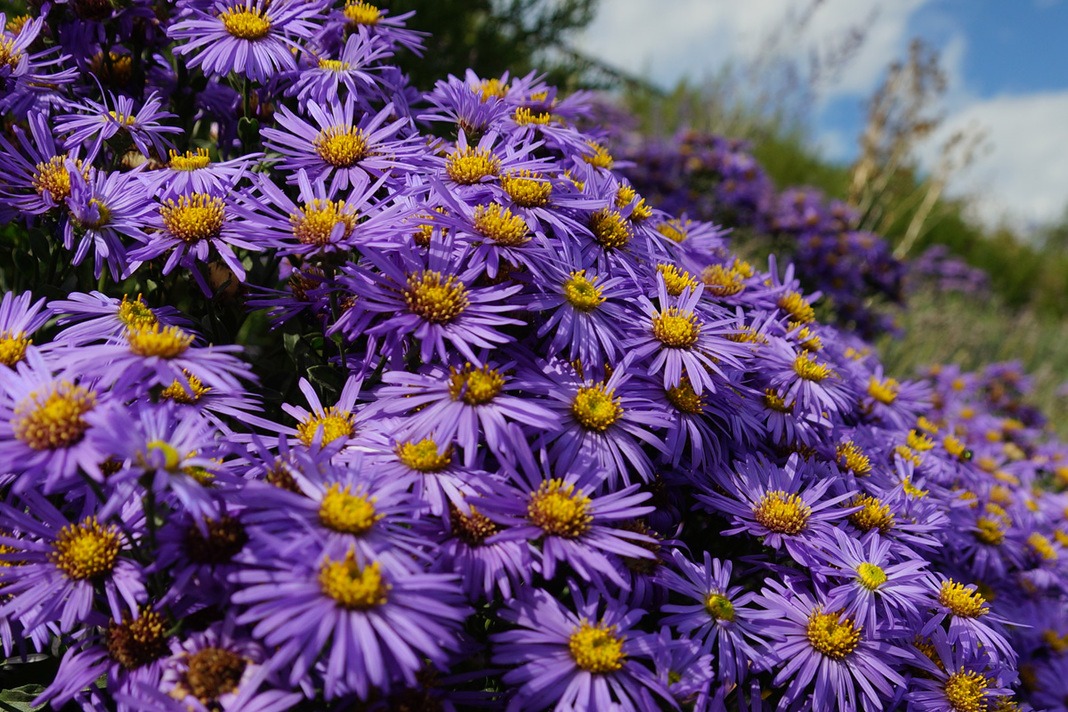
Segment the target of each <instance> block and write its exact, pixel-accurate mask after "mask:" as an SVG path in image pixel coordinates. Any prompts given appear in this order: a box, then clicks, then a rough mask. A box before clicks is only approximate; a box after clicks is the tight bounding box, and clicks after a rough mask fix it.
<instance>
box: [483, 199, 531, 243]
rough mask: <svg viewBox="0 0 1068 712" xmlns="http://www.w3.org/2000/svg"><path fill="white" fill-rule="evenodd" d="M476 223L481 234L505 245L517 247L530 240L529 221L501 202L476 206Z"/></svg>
mask: <svg viewBox="0 0 1068 712" xmlns="http://www.w3.org/2000/svg"><path fill="white" fill-rule="evenodd" d="M474 223H475V229H476V230H478V232H479V233H480V234H481V235H483V236H484V237H488V238H489V239H491V240H493V241H494V242H496V243H497V244H498V245H502V246H504V247H517V246H519V245H522V244H523V243H525V242H529V241H530V227H529V226H528V225H527V221H526V220H524V219H523V218H522V216H520V215H516V214H514V213H513V212H512V211H511V210H509V209H508V208H506V207H504V206H503V205H500V204H499V203H492V204H491V205H479V206H478V207H477V208H475V217H474Z"/></svg>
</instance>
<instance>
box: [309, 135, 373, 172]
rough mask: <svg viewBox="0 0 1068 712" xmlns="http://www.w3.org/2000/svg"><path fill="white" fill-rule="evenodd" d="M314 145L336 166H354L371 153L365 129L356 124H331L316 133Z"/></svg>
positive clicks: (318, 151) (319, 152) (322, 155)
mask: <svg viewBox="0 0 1068 712" xmlns="http://www.w3.org/2000/svg"><path fill="white" fill-rule="evenodd" d="M312 147H313V148H315V152H316V153H317V154H319V158H321V159H323V160H324V161H326V162H327V163H328V164H330V165H331V166H333V167H334V168H352V167H353V166H355V165H356V164H357V163H359V162H360V161H362V160H363V159H364V158H367V156H369V155H370V153H371V152H370V149H369V146H368V144H367V137H366V136H365V135H364V132H363V129H361V128H357V127H355V126H329V127H327V128H325V129H323V130H322V131H320V132H319V133H318V135H316V137H315V139H314V140H312Z"/></svg>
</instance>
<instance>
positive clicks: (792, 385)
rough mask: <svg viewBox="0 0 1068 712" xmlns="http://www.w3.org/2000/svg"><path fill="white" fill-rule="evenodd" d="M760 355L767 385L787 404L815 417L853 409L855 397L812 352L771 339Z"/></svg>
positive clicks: (833, 371)
mask: <svg viewBox="0 0 1068 712" xmlns="http://www.w3.org/2000/svg"><path fill="white" fill-rule="evenodd" d="M761 353H762V354H763V355H764V356H765V357H766V358H767V363H768V366H769V370H768V371H769V373H770V374H771V378H770V380H769V383H770V385H771V386H772V387H773V388H775V389H777V391H778V393H780V394H781V395H780V398H782V400H784V401H786V402H787V403H796V404H797V407H799V408H801V409H803V410H811V411H814V412H816V413H819V412H821V411H823V412H831V413H838V412H842V413H848V412H849V411H850V410H851V409H852V408H853V404H854V403H855V402H856V396H855V395H854V393H853V392H852V388H851V387H850V383H849V382H847V381H846V380H844V379H843V377H842V374H840V373H839V372H838V371H837V370H836V369H835V368H834V366H833V365H832V364H831V363H828V362H826V361H825V360H823V359H821V358H820V357H819V356H817V355H815V354H813V353H812V352H811V351H807V350H805V349H801V350H795V349H794V348H793V346H791V345H790V343H789V342H788V341H786V340H785V339H771V340H770V342H769V343H768V344H766V345H764V347H763V349H762V352H761Z"/></svg>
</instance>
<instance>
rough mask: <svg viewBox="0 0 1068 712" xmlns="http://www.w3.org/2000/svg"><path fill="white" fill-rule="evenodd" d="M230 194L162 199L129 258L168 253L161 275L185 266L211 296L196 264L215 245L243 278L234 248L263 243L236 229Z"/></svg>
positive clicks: (145, 258)
mask: <svg viewBox="0 0 1068 712" xmlns="http://www.w3.org/2000/svg"><path fill="white" fill-rule="evenodd" d="M229 195H230V194H229V193H223V192H219V193H188V194H186V195H180V196H178V197H177V198H168V199H167V200H164V201H163V202H162V203H161V204H159V206H158V207H159V210H158V212H157V214H156V215H155V216H154V217H153V219H152V221H151V222H150V224H149V228H152V229H150V230H146V231H145V233H144V236H143V237H141V238H140V239H141V240H142V242H144V243H145V244H144V245H143V246H141V247H139V248H137V249H134V250H132V251H131V252H130V258H131V259H134V260H138V261H139V262H147V261H148V260H151V259H155V258H156V257H159V256H160V255H163V254H167V261H166V263H164V265H163V273H164V274H169V273H170V272H171V271H172V270H173V269H174V268H175V267H178V266H182V267H185V268H187V269H188V270H189V271H190V273H191V274H192V275H193V277H194V279H196V282H197V284H199V285H200V288H201V289H202V290H203V291H204V294H205V295H208V296H210V295H211V293H212V289H211V287H210V286H209V285H208V283H207V282H206V281H205V279H204V276H203V275H202V274H201V272H200V270H199V269H197V264H196V263H197V262H207V261H208V259H209V256H210V254H211V252H212V248H214V251H215V252H216V253H218V255H219V257H220V258H222V261H223V263H224V264H225V265H226V266H227V267H228V268H229V269H230V270H231V271H232V272H233V274H234V277H235V278H236V279H237V280H238V281H244V279H245V268H244V266H243V265H242V264H241V260H240V259H239V258H238V256H237V255H236V254H234V251H233V248H234V247H237V248H241V249H245V250H260V249H262V246H261V245H259V244H257V243H255V242H249V241H248V240H246V239H244V236H243V235H242V233H241V232H240V231H239V230H238V228H237V225H236V221H235V219H234V214H233V210H234V209H233V205H232V203H231V202H230V199H229Z"/></svg>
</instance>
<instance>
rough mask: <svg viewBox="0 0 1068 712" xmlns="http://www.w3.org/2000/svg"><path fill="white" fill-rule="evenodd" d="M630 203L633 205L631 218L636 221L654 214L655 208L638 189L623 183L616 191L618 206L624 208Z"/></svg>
mask: <svg viewBox="0 0 1068 712" xmlns="http://www.w3.org/2000/svg"><path fill="white" fill-rule="evenodd" d="M632 204H633V205H632ZM628 205H632V207H631V211H630V219H631V220H633V221H634V222H641V221H642V220H647V219H648V218H649V217H651V216H652V214H653V209H652V208H651V207H649V205H648V204H647V203H646V202H645V198H643V197H641V196H640V195H638V191H636V190H634V188H632V187H630V186H629V185H621V186H619V190H617V191H616V207H617V208H619V209H620V210H622V209H623V208H625V207H627V206H628Z"/></svg>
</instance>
